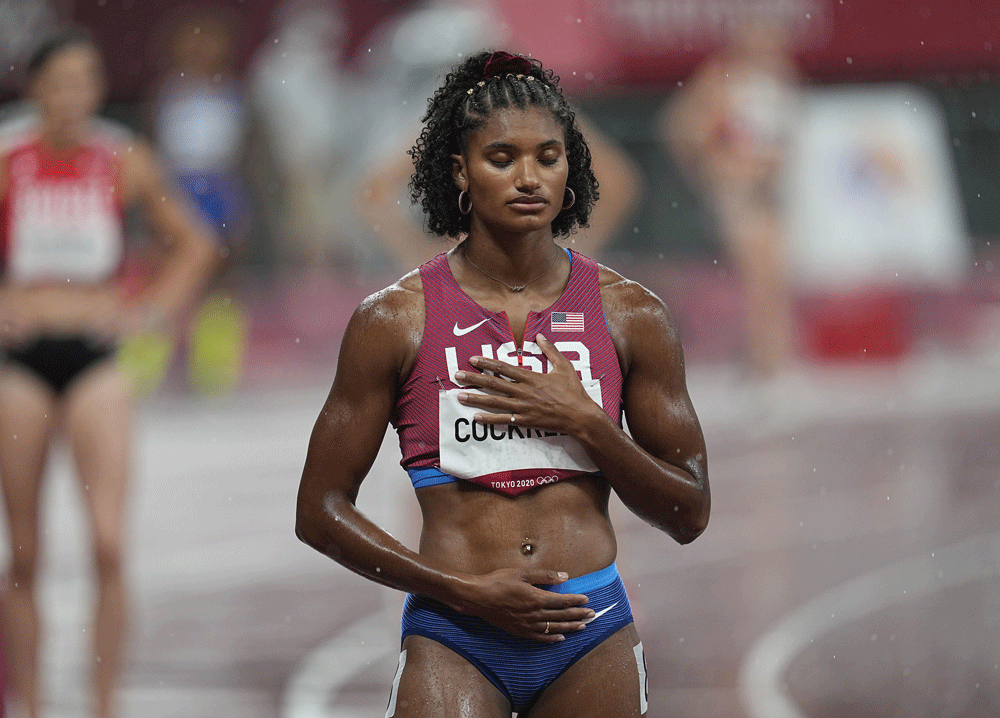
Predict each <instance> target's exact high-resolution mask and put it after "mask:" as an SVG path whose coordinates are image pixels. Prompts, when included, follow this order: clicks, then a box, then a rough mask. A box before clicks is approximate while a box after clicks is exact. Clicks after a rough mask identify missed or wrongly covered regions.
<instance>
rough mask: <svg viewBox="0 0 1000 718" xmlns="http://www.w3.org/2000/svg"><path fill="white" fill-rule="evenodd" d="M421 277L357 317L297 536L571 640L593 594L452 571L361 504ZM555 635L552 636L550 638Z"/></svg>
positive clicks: (398, 380)
mask: <svg viewBox="0 0 1000 718" xmlns="http://www.w3.org/2000/svg"><path fill="white" fill-rule="evenodd" d="M419 286H420V285H419V280H418V279H416V278H415V277H414V276H413V275H411V276H410V277H408V278H404V279H403V280H402V281H401V282H400V283H399V284H397V285H394V286H393V287H390V288H389V289H386V290H383V291H382V292H379V293H378V294H375V295H373V296H372V297H369V298H368V299H367V300H365V302H364V303H363V304H362V305H361V306H360V307H359V308H358V309H357V310H356V311H355V312H354V316H352V317H351V321H350V322H349V323H348V326H347V330H346V332H345V334H344V339H343V342H342V344H341V347H340V358H339V361H338V364H337V375H336V378H335V379H334V382H333V387H332V389H331V390H330V395H329V397H328V398H327V400H326V403H325V404H324V406H323V409H322V411H321V412H320V415H319V418H318V419H317V420H316V425H315V427H314V428H313V433H312V437H311V438H310V441H309V450H308V453H307V455H306V463H305V468H304V469H303V472H302V481H301V483H300V485H299V495H298V504H297V510H296V524H295V533H296V535H297V536H298V537H299V539H300V540H302V541H303V542H305V543H307V544H308V545H310V546H312V547H313V548H315V549H316V550H317V551H319V552H320V553H322V554H325V555H326V556H329V557H330V558H332V559H333V560H334V561H336V562H337V563H339V564H341V565H343V566H344V567H346V568H348V569H350V570H352V571H354V572H356V573H359V574H361V575H362V576H365V577H366V578H369V579H371V580H372V581H376V582H377V583H380V584H383V585H385V586H390V587H392V588H395V589H398V590H401V591H407V592H410V593H418V594H421V595H423V596H428V597H430V598H433V599H436V600H438V601H440V602H442V603H444V604H446V605H448V606H451V607H452V608H454V609H456V610H459V611H462V612H464V613H471V614H474V615H478V616H480V617H481V618H483V619H485V620H486V621H489V622H490V623H492V624H493V625H495V626H497V627H498V628H501V629H502V630H505V631H507V632H509V633H512V634H515V635H521V636H525V637H529V638H534V639H536V640H539V641H546V642H552V641H559V640H562V636H561V634H562V633H566V632H569V631H572V630H579V628H581V627H582V626H583V623H582V621H583V620H585V619H587V618H588V617H589V616H591V615H592V614H593V612H592V611H590V610H589V609H586V608H584V607H582V605H581V604H583V603H584V602H585V601H586V597H585V596H581V595H577V594H558V593H554V592H550V591H543V590H541V589H538V588H536V587H535V586H533V585H532V584H557V583H562V582H563V581H565V580H566V579H567V578H568V576H567V575H566V574H564V573H557V572H556V571H549V570H540V569H505V570H501V571H495V572H493V573H490V574H487V575H485V576H474V575H468V574H461V573H457V572H454V571H450V570H449V569H448V567H447V566H444V565H440V563H438V562H435V561H433V560H431V559H430V558H428V557H426V556H422V555H421V554H419V553H417V552H415V551H412V550H410V549H408V548H407V547H406V546H404V545H403V544H401V543H400V542H399V541H397V540H396V539H395V538H393V537H392V536H391V535H390V534H389V533H387V532H386V531H384V530H383V529H382V528H380V527H379V526H377V525H375V524H374V523H372V522H371V521H370V520H369V519H368V518H367V517H365V516H364V515H363V514H362V513H361V512H360V511H359V510H358V509H357V508H356V506H355V502H356V500H357V496H358V491H359V489H360V487H361V483H362V482H363V481H364V478H365V476H366V475H367V473H368V471H369V469H370V468H371V466H372V463H373V462H374V461H375V457H376V455H377V454H378V451H379V447H380V446H381V445H382V439H383V437H384V436H385V431H386V427H387V425H388V423H389V418H390V414H391V412H392V409H393V406H394V405H395V402H396V397H397V394H398V391H399V389H400V387H401V385H402V382H403V380H404V379H405V377H406V376H407V375H408V373H409V371H410V368H412V365H413V362H414V360H415V357H416V352H417V350H418V348H419V344H420V337H421V334H422V329H423V311H424V308H423V296H422V293H421V292H420V291H419ZM546 628H548V631H547V632H546V630H545V629H546Z"/></svg>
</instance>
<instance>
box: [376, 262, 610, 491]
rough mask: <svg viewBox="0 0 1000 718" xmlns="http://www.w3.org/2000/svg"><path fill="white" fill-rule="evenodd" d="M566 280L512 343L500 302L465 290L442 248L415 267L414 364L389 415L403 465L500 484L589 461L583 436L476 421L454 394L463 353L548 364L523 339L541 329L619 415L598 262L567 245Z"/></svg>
mask: <svg viewBox="0 0 1000 718" xmlns="http://www.w3.org/2000/svg"><path fill="white" fill-rule="evenodd" d="M570 261H571V270H570V278H569V282H568V284H567V285H566V289H565V290H564V291H563V293H562V295H561V296H560V297H559V299H558V300H556V302H555V304H553V305H552V306H551V307H549V308H548V309H546V310H544V311H541V312H531V313H529V315H528V320H527V325H526V327H525V332H524V336H525V337H526V340H525V341H524V342H523V343H522V344H521V345H518V344H517V343H516V342H515V341H514V336H513V333H512V332H511V328H510V323H509V322H508V319H507V315H506V313H504V312H499V313H498V312H491V311H489V310H487V309H484V308H483V307H482V306H480V305H479V304H477V303H476V302H475V301H473V300H472V298H471V297H469V296H468V295H467V294H466V293H465V292H464V291H462V289H461V287H459V285H458V283H457V282H456V281H455V278H454V276H452V273H451V268H450V267H449V266H448V258H447V256H446V255H444V254H441V255H438V256H437V257H435V258H434V259H432V260H431V261H429V262H427V263H426V264H424V265H423V266H421V267H420V280H421V282H422V284H423V291H424V307H425V319H424V333H423V339H422V341H421V343H420V350H419V352H418V354H417V359H416V363H415V365H414V367H413V371H412V373H411V374H410V376H409V378H408V379H407V380H406V383H405V384H404V386H403V389H402V391H401V393H400V397H399V400H398V402H397V404H396V407H395V410H394V412H393V416H392V423H393V426H394V427H395V428H396V431H397V433H398V434H399V444H400V449H401V451H402V454H403V460H402V462H401V463H402V465H403V467H404V468H406V469H414V468H417V467H438V468H439V469H440V470H441V471H442V472H443V473H445V474H449V475H451V476H456V477H458V478H461V479H466V480H468V481H473V482H475V483H477V484H480V485H482V486H486V487H489V488H493V489H495V490H497V491H501V492H503V493H507V494H511V495H514V494H519V493H521V492H523V491H527V490H529V489H533V488H535V487H538V486H542V485H545V484H548V483H554V482H556V481H561V480H563V479H568V478H573V477H575V476H580V475H582V474H588V473H593V472H595V471H597V470H598V469H597V466H596V465H595V464H594V462H593V460H592V459H591V458H590V457H589V455H588V454H587V452H586V451H585V450H584V448H583V446H582V445H580V443H579V442H578V441H577V440H576V439H574V438H573V437H572V436H569V435H568V434H560V433H558V432H545V431H539V430H536V429H530V428H526V427H522V426H514V425H510V426H502V425H501V426H490V425H484V424H481V423H479V422H476V421H475V420H474V419H473V415H474V414H475V413H477V412H479V411H481V410H479V409H473V408H470V407H466V406H463V405H461V404H459V403H458V399H457V395H458V393H459V391H470V389H460V387H459V384H458V383H457V382H456V381H455V373H456V372H458V371H459V370H464V371H470V372H476V371H478V370H477V369H475V368H474V367H473V366H472V365H471V364H470V363H469V359H470V358H471V357H473V356H486V357H491V358H495V359H499V360H500V361H503V362H507V363H509V364H513V365H516V366H521V367H523V368H525V369H528V370H530V371H538V372H547V371H549V369H550V368H551V367H550V366H549V361H548V359H546V357H545V355H544V354H543V353H542V350H541V348H539V346H538V345H537V344H536V343H535V342H534V341H531V340H530V339H527V338H529V337H530V338H532V339H533V338H534V337H535V336H536V335H537V334H539V333H542V334H544V335H545V336H546V337H548V339H549V341H551V342H553V343H554V344H555V346H556V347H557V348H558V349H559V350H560V351H561V352H562V353H563V355H564V356H566V358H567V359H569V360H570V361H571V362H572V364H573V366H574V367H575V368H576V370H577V374H578V376H579V377H580V379H581V380H582V381H583V384H584V387H585V388H586V389H587V392H588V394H590V396H591V398H593V399H594V401H596V402H597V403H598V404H600V405H601V406H602V408H603V409H604V411H605V412H606V413H607V414H608V416H610V417H611V418H612V419H614V420H615V421H616V422H617V423H618V424H619V425H621V412H622V408H621V392H622V374H621V368H620V366H619V364H618V355H617V352H616V351H615V347H614V344H613V343H612V341H611V335H610V333H609V331H608V325H607V321H606V320H605V317H604V307H603V305H602V304H601V288H600V283H599V279H598V271H599V268H598V265H597V263H596V262H594V261H593V260H592V259H589V258H587V257H584V256H583V255H581V254H578V253H576V252H570Z"/></svg>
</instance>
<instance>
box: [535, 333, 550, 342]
mask: <svg viewBox="0 0 1000 718" xmlns="http://www.w3.org/2000/svg"><path fill="white" fill-rule="evenodd" d="M535 338H536V339H542V340H544V341H548V339H547V338H546V336H545V335H544V334H542V333H541V332H538V336H537V337H535Z"/></svg>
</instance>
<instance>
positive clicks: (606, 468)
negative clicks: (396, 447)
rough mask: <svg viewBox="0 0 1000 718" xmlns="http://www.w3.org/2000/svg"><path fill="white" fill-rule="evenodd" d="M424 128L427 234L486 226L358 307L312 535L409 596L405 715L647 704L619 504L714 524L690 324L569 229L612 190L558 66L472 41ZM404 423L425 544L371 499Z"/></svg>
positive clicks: (661, 520) (653, 518) (658, 519)
mask: <svg viewBox="0 0 1000 718" xmlns="http://www.w3.org/2000/svg"><path fill="white" fill-rule="evenodd" d="M424 123H425V126H424V129H423V131H422V133H421V135H420V138H419V139H418V140H417V143H416V146H415V147H414V148H413V150H412V151H411V154H412V156H413V160H414V164H415V167H416V172H415V173H414V175H413V180H412V183H411V189H412V196H413V198H414V200H415V201H416V200H419V201H420V202H421V203H422V206H423V208H424V210H425V213H426V216H427V221H428V226H429V228H430V230H431V231H432V232H434V233H436V234H438V235H450V236H452V237H457V236H459V235H461V234H467V238H466V239H465V240H464V241H463V242H461V243H460V244H459V245H457V246H456V247H455V248H454V249H452V250H451V251H450V252H448V253H447V254H442V255H439V256H438V257H437V258H435V259H433V260H431V261H430V262H427V263H426V264H424V265H422V266H421V267H420V268H419V270H417V271H414V272H411V273H410V274H408V275H406V276H405V277H403V278H402V279H401V280H399V281H398V282H397V283H396V284H394V285H392V286H390V287H388V288H387V289H385V290H383V291H381V292H379V293H377V294H375V295H373V296H371V297H370V298H368V299H367V300H365V302H364V303H363V304H362V305H361V306H360V307H359V308H358V310H357V311H356V312H355V314H354V316H353V318H352V319H351V321H350V323H349V325H348V328H347V331H346V333H345V336H344V341H343V344H342V346H341V352H340V361H339V364H338V368H337V376H336V378H335V380H334V383H333V388H332V390H331V392H330V396H329V398H328V399H327V402H326V405H325V407H324V408H323V411H322V413H321V414H320V417H319V419H318V421H317V423H316V427H315V429H314V432H313V435H312V439H311V442H310V445H309V453H308V457H307V459H306V464H305V469H304V472H303V477H302V484H301V487H300V493H299V502H298V516H297V519H298V521H297V528H296V530H297V533H298V536H299V537H300V538H301V539H302V540H303V541H305V542H306V543H308V544H309V545H311V546H313V547H314V548H316V549H317V550H319V551H321V552H323V553H324V554H326V555H327V556H329V557H330V558H332V559H334V560H335V561H337V562H339V563H341V564H343V565H344V566H346V567H348V568H349V569H351V570H353V571H356V572H357V573H360V574H362V575H363V576H366V577H368V578H370V579H372V580H373V581H376V582H378V583H381V584H384V585H387V586H391V587H393V588H397V589H400V590H403V591H407V592H409V594H410V595H409V596H408V598H407V601H406V607H405V609H404V614H403V640H402V651H401V653H400V657H399V669H398V672H397V674H396V678H395V681H394V683H393V687H392V692H391V697H390V700H389V708H388V711H387V713H386V715H387V716H395V717H396V718H404V717H406V718H411V717H413V716H431V715H433V716H454V717H456V718H457V717H458V716H483V717H490V718H492V717H495V716H507V717H508V718H509V716H510V714H511V712H512V711H516V712H517V713H518V714H519V715H520V716H522V717H524V716H546V717H547V718H552V717H556V718H559V717H562V716H566V717H569V716H608V717H609V718H610V717H611V716H614V717H615V718H620V717H621V716H640V715H644V714H645V712H646V705H647V703H646V699H647V697H646V692H645V663H644V658H643V654H642V644H641V643H640V642H639V637H638V634H637V633H636V629H635V627H634V626H633V623H632V614H631V609H630V607H629V602H628V597H627V596H626V594H625V591H624V588H623V586H622V581H621V578H620V577H619V575H618V572H617V569H616V567H615V555H616V550H617V546H616V541H615V534H614V531H613V529H612V526H611V523H610V520H609V516H608V498H609V494H610V492H611V490H612V489H613V490H614V491H615V492H616V493H617V494H618V496H619V497H620V498H621V499H622V501H623V502H624V503H625V505H626V506H628V507H629V509H631V510H632V511H633V512H634V513H635V514H637V515H638V516H640V517H641V518H642V519H644V520H645V521H647V522H648V523H650V524H652V525H653V526H654V527H656V528H658V529H661V530H663V531H665V532H667V533H668V534H669V535H671V536H672V537H673V538H674V539H676V540H677V541H679V542H681V543H687V542H689V541H692V540H693V539H694V538H695V537H697V536H698V535H699V534H700V533H701V532H702V531H703V530H704V528H705V526H706V524H707V522H708V515H709V489H708V476H707V471H706V458H705V445H704V439H703V437H702V432H701V429H700V427H699V424H698V420H697V418H696V416H695V413H694V410H693V408H692V406H691V402H690V399H689V397H688V393H687V389H686V387H685V378H684V363H683V358H682V353H681V345H680V342H679V340H678V338H677V332H676V329H675V326H674V323H673V320H672V319H671V317H670V315H669V313H668V311H667V309H666V307H665V306H664V305H663V303H662V302H661V301H660V300H659V299H657V298H656V297H655V296H653V295H652V294H651V293H650V292H648V291H647V290H645V289H643V288H642V287H641V286H639V285H638V284H636V283H634V282H630V281H628V280H626V279H624V278H623V277H621V276H619V275H618V274H616V273H615V272H613V271H611V270H609V269H607V268H605V267H601V266H599V265H598V264H597V263H595V262H594V261H592V260H590V259H588V258H586V257H584V256H583V255H580V254H578V253H576V252H572V251H569V250H567V249H564V248H562V247H560V246H559V245H557V244H556V243H555V241H554V239H555V237H556V236H560V235H566V234H568V233H569V232H571V231H572V230H573V229H575V228H577V227H580V226H585V225H586V223H587V218H588V215H589V212H590V209H591V207H592V206H593V203H594V202H595V200H596V199H597V181H596V179H595V177H594V175H593V173H592V171H591V169H590V152H589V150H588V148H587V144H586V141H585V140H584V138H583V136H582V135H581V134H580V132H579V130H578V129H577V126H576V124H575V121H574V116H573V113H572V112H571V111H570V109H569V107H568V106H567V103H566V101H565V99H564V98H563V96H562V93H561V91H560V89H559V86H558V84H557V78H556V77H555V76H554V75H553V74H552V73H551V71H546V70H543V69H542V66H541V64H540V63H539V62H538V61H537V60H529V59H527V58H524V57H518V56H512V55H509V54H507V53H492V54H491V53H488V52H483V53H479V54H476V55H474V56H472V57H470V58H468V59H467V60H466V61H465V62H463V63H462V64H460V65H459V66H457V67H456V68H455V69H454V70H453V71H452V72H451V73H450V74H449V75H448V76H447V78H446V79H445V82H444V85H443V86H442V87H441V88H440V89H438V90H437V92H436V93H435V94H434V96H433V98H431V100H430V103H429V105H428V112H427V114H426V116H425V117H424ZM622 409H624V412H625V415H626V417H627V418H628V424H629V428H630V430H631V437H630V436H629V435H628V434H626V433H625V432H624V431H623V430H622V428H621V415H622ZM388 422H392V424H393V426H394V427H395V428H396V430H397V432H398V434H399V440H400V446H401V449H402V454H403V461H402V463H403V466H404V467H405V468H406V469H407V471H408V473H409V475H410V478H411V480H412V482H413V485H414V487H415V488H416V493H417V498H418V501H419V503H420V507H421V510H422V513H423V519H424V525H423V532H422V536H421V540H420V550H419V552H414V551H411V550H410V549H408V548H406V547H405V546H403V545H401V544H400V543H399V542H397V541H396V540H394V539H393V538H392V537H391V536H390V535H389V534H387V533H386V532H385V531H383V530H382V529H380V528H379V527H378V526H376V525H374V524H373V523H372V522H371V521H369V520H368V519H366V518H365V517H364V516H363V515H362V514H361V513H360V512H359V511H358V510H357V509H356V508H355V500H356V498H357V495H358V490H359V488H360V486H361V483H362V481H363V480H364V478H365V474H366V473H367V472H368V470H369V468H370V467H371V465H372V462H373V460H374V458H375V456H376V453H377V452H378V449H379V446H380V444H381V442H382V437H383V434H384V432H385V428H386V424H387V423H388Z"/></svg>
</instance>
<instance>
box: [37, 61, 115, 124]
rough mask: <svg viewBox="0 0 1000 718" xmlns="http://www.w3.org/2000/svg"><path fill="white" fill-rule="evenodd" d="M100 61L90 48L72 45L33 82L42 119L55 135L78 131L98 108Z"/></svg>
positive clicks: (42, 68) (41, 70)
mask: <svg viewBox="0 0 1000 718" xmlns="http://www.w3.org/2000/svg"><path fill="white" fill-rule="evenodd" d="M103 88H104V81H103V75H102V72H101V61H100V59H99V58H98V57H97V53H96V51H95V50H94V48H92V47H90V46H89V45H71V46H69V47H67V48H65V49H63V50H60V51H58V52H56V54H54V55H53V56H52V57H50V58H49V59H48V60H46V61H45V64H44V65H43V66H42V67H41V69H40V70H39V72H38V74H37V75H36V77H35V79H34V82H33V83H32V88H31V89H32V95H33V96H34V98H35V100H36V101H37V102H38V105H39V109H40V110H41V113H42V118H43V119H44V120H45V122H46V123H47V124H48V125H49V126H50V127H51V128H52V129H54V130H55V131H57V132H67V131H71V130H73V129H76V128H78V127H79V126H80V125H81V124H82V123H83V122H84V121H86V120H87V119H89V118H90V116H91V115H93V114H94V113H95V112H96V111H97V108H98V105H99V104H100V101H101V93H102V91H103Z"/></svg>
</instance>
